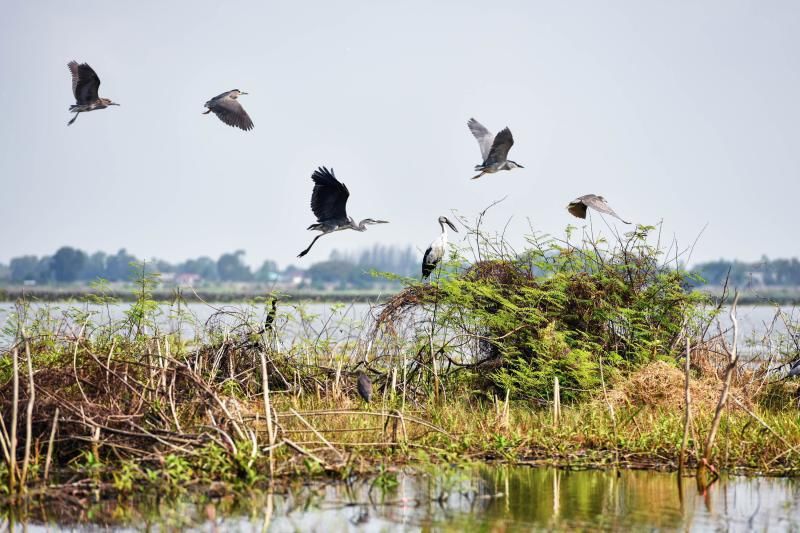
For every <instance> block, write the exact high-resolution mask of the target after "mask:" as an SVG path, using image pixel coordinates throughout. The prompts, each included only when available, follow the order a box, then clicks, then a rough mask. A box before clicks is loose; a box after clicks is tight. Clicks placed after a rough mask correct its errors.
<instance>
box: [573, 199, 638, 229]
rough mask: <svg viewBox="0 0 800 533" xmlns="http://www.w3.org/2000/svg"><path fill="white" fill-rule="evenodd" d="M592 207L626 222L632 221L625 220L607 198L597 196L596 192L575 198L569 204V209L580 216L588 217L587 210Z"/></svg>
mask: <svg viewBox="0 0 800 533" xmlns="http://www.w3.org/2000/svg"><path fill="white" fill-rule="evenodd" d="M590 207H591V208H592V209H594V210H595V211H597V212H599V213H603V214H606V215H611V216H612V217H614V218H617V219H619V220H621V221H622V222H624V223H625V224H630V222H628V221H627V220H623V219H622V217H621V216H619V215H618V214H617V213H616V212H615V211H614V210H613V209H611V206H610V205H608V202H606V199H605V198H603V197H602V196H597V195H596V194H584V195H583V196H579V197H577V198H575V199H574V200H572V201H571V202H570V203H569V205H568V206H567V211H569V212H570V213H572V214H573V215H575V216H576V217H578V218H586V210H587V209H588V208H590Z"/></svg>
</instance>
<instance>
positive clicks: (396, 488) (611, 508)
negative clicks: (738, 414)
mask: <svg viewBox="0 0 800 533" xmlns="http://www.w3.org/2000/svg"><path fill="white" fill-rule="evenodd" d="M391 481H392V482H391V483H383V484H381V483H380V482H379V480H372V481H359V482H353V483H349V484H348V483H342V482H330V483H308V484H297V485H295V486H292V487H290V488H288V489H281V490H280V491H276V492H274V493H268V492H256V493H253V494H241V495H239V496H236V497H234V496H226V497H224V498H205V497H201V498H200V499H199V500H198V499H197V498H196V497H195V499H194V500H193V501H189V499H188V498H187V500H186V501H165V500H160V499H152V500H148V501H140V502H138V503H137V504H136V505H121V504H117V503H116V502H113V501H106V502H102V503H99V504H96V505H95V506H94V507H93V508H90V509H89V510H88V511H87V510H85V509H84V510H82V511H80V512H79V514H78V515H76V516H64V515H61V516H52V515H49V516H48V515H45V516H37V517H35V518H34V517H33V516H32V515H30V514H29V515H28V517H27V518H26V520H23V521H22V522H23V523H24V524H25V525H27V526H29V529H30V530H36V529H37V526H36V525H35V524H36V523H38V524H41V523H42V521H44V522H45V523H48V527H49V528H50V529H54V528H56V529H57V528H58V527H59V526H60V527H64V528H70V529H72V528H74V527H75V525H76V524H77V523H81V524H83V525H85V526H89V527H91V526H90V524H93V525H95V526H96V525H106V526H110V525H113V526H120V527H123V528H135V529H140V528H151V527H154V528H157V529H181V528H185V527H194V528H199V529H202V530H204V531H213V530H218V531H227V530H236V531H262V530H269V531H277V532H283V531H388V530H394V529H397V528H398V526H399V527H401V528H403V529H410V530H429V529H436V530H444V531H466V530H486V531H514V530H530V529H536V530H538V529H548V530H598V529H599V530H630V529H634V530H642V529H647V530H676V529H684V530H685V529H692V530H707V529H708V530H719V529H725V530H732V531H747V530H753V529H755V530H770V531H771V530H798V529H800V483H798V482H797V481H795V480H792V479H781V478H744V477H723V478H722V479H720V480H719V481H718V482H717V483H716V484H714V485H713V486H712V487H711V488H710V489H709V490H708V492H707V494H706V495H699V494H698V493H697V490H696V488H695V482H694V479H693V478H691V477H690V478H685V479H683V480H682V489H683V501H681V497H680V496H679V490H678V484H677V477H676V475H675V474H674V473H669V474H668V473H662V472H648V471H620V472H619V473H616V472H615V471H568V470H556V469H551V468H530V467H524V466H520V467H510V466H480V467H476V468H474V469H468V470H461V469H453V470H450V471H448V472H447V473H437V474H435V475H421V474H414V475H411V474H405V475H399V476H398V477H397V478H396V479H394V478H392V480H391ZM381 485H382V486H383V489H381V488H379V487H380V486H381ZM38 511H41V512H46V511H45V510H44V509H42V508H39V509H38ZM38 511H35V510H33V509H31V510H29V513H36V512H38ZM47 512H53V508H52V507H50V508H48V510H47ZM26 522H27V523H26Z"/></svg>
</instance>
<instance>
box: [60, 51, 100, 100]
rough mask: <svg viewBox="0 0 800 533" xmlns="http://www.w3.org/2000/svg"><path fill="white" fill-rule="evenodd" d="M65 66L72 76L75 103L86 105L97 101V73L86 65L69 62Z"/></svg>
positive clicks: (98, 82) (98, 79)
mask: <svg viewBox="0 0 800 533" xmlns="http://www.w3.org/2000/svg"><path fill="white" fill-rule="evenodd" d="M67 66H68V67H69V71H70V73H71V74H72V94H73V95H74V96H75V103H77V104H79V105H81V104H88V103H91V102H94V101H95V100H97V98H98V97H97V91H98V89H99V88H100V78H98V77H97V73H96V72H95V71H94V69H93V68H92V67H90V66H89V65H88V64H87V63H81V64H80V65H79V64H78V62H77V61H74V60H73V61H70V62H69V63H68V64H67Z"/></svg>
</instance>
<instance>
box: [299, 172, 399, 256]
mask: <svg viewBox="0 0 800 533" xmlns="http://www.w3.org/2000/svg"><path fill="white" fill-rule="evenodd" d="M311 179H312V180H314V192H313V193H311V211H313V212H314V216H316V217H317V222H316V223H315V224H311V225H310V226H309V227H308V229H309V230H316V231H321V232H322V233H321V234H319V235H317V236H316V237H314V240H313V241H311V244H309V245H308V248H306V249H305V250H303V251H302V252H300V254H299V255H298V256H297V257H303V256H304V255H306V254H307V253H308V251H309V250H311V247H312V246H314V243H315V242H317V239H319V238H320V237H322V236H323V235H327V234H328V233H333V232H334V231H342V230H345V229H352V230H355V231H367V225H368V224H387V223H388V222H387V221H386V220H375V219H372V218H365V219H364V220H362V221H361V222H359V223H358V224H356V221H355V220H353V219H352V217H349V216H347V199H348V198H349V197H350V191H348V190H347V186H345V184H344V183H342V182H341V181H339V180H337V179H336V176H335V175H334V174H333V169H330V170H328V169H327V168H325V167H320V168H318V169H317V170H315V171H314V173H313V174H312V175H311Z"/></svg>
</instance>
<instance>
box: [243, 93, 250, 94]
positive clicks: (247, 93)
mask: <svg viewBox="0 0 800 533" xmlns="http://www.w3.org/2000/svg"><path fill="white" fill-rule="evenodd" d="M241 94H250V93H241Z"/></svg>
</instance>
